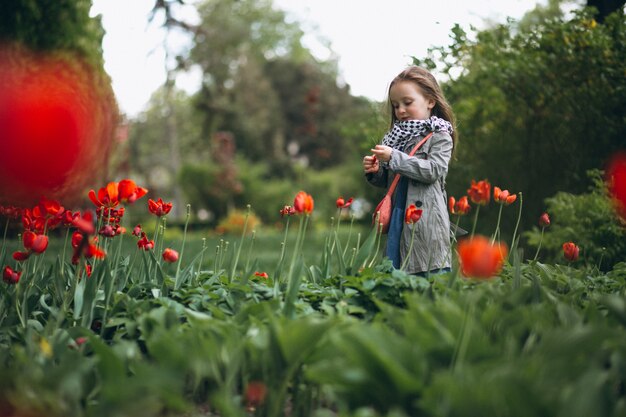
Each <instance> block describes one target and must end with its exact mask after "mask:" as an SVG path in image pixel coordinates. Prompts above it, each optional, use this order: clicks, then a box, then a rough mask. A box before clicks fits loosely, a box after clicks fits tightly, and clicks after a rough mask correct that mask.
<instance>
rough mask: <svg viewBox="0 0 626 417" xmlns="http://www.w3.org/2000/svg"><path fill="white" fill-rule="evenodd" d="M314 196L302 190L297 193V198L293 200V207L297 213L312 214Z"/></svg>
mask: <svg viewBox="0 0 626 417" xmlns="http://www.w3.org/2000/svg"><path fill="white" fill-rule="evenodd" d="M313 206H314V202H313V197H311V196H310V195H309V194H307V193H305V192H304V191H300V192H299V193H298V194H296V198H295V199H294V201H293V208H294V210H295V211H296V213H305V214H311V213H312V212H313Z"/></svg>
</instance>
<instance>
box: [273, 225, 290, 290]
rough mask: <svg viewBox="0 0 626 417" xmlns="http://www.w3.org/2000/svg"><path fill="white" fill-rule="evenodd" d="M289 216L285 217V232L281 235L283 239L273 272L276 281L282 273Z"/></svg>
mask: <svg viewBox="0 0 626 417" xmlns="http://www.w3.org/2000/svg"><path fill="white" fill-rule="evenodd" d="M290 220H291V217H290V216H289V217H287V223H286V224H285V234H284V235H283V241H282V243H281V248H280V258H278V265H277V266H276V272H275V273H274V279H275V280H276V282H278V281H279V280H280V276H281V275H282V273H283V262H284V261H285V248H286V247H287V235H288V232H289V221H290Z"/></svg>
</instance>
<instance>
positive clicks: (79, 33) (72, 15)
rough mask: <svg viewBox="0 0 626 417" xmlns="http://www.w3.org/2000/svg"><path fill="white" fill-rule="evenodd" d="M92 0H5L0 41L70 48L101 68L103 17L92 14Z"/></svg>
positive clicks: (0, 17)
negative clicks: (90, 12)
mask: <svg viewBox="0 0 626 417" xmlns="http://www.w3.org/2000/svg"><path fill="white" fill-rule="evenodd" d="M90 9H91V0H58V1H36V0H15V1H4V2H2V4H1V5H0V41H17V42H19V43H23V44H24V45H26V46H28V47H30V48H32V49H35V50H41V51H55V50H63V51H71V52H76V53H78V54H79V55H81V56H83V57H85V58H87V59H88V60H89V61H90V63H91V64H92V65H94V66H95V67H96V68H101V67H102V65H103V60H102V37H103V36H104V30H103V29H102V25H101V23H100V18H99V17H96V18H92V17H90V16H89V11H90Z"/></svg>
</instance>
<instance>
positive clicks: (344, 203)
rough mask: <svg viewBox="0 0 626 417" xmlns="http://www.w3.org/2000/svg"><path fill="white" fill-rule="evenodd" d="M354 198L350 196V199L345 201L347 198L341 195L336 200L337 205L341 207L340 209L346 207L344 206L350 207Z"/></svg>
mask: <svg viewBox="0 0 626 417" xmlns="http://www.w3.org/2000/svg"><path fill="white" fill-rule="evenodd" d="M353 200H354V198H352V197H350V198H349V199H348V201H345V200H344V199H343V197H339V198H338V199H337V201H336V202H335V204H336V205H337V208H339V209H344V208H348V207H350V205H351V204H352V201H353Z"/></svg>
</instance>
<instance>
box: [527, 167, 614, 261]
mask: <svg viewBox="0 0 626 417" xmlns="http://www.w3.org/2000/svg"><path fill="white" fill-rule="evenodd" d="M587 175H588V176H589V178H590V179H591V180H592V182H593V185H592V186H591V187H590V190H589V192H588V193H586V194H580V195H573V194H569V193H565V192H558V193H557V194H556V195H555V196H554V197H550V198H547V199H546V200H545V203H546V212H547V213H548V214H549V215H550V219H551V225H550V226H548V227H547V228H546V229H545V231H544V236H543V242H542V243H541V247H542V248H543V250H544V252H543V253H542V259H544V260H546V262H552V261H556V262H558V261H562V260H563V255H562V245H563V243H564V242H568V241H572V242H574V243H576V244H577V245H578V246H579V247H580V248H581V258H583V259H584V261H585V262H587V263H590V264H596V265H598V266H599V268H601V269H602V270H608V269H610V268H611V267H612V266H613V265H615V264H616V263H618V262H620V261H622V260H624V259H626V225H625V224H624V222H623V221H622V220H621V219H620V218H619V217H618V216H617V215H616V213H615V210H614V208H613V204H612V202H611V199H610V197H609V195H608V190H607V188H606V185H605V183H604V181H603V180H602V172H601V171H599V170H591V171H588V172H587ZM524 236H525V237H526V238H527V239H528V244H529V246H532V247H535V248H537V247H538V245H539V242H540V240H541V230H540V229H539V227H538V226H535V227H533V230H532V231H529V232H526V233H525V234H524Z"/></svg>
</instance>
